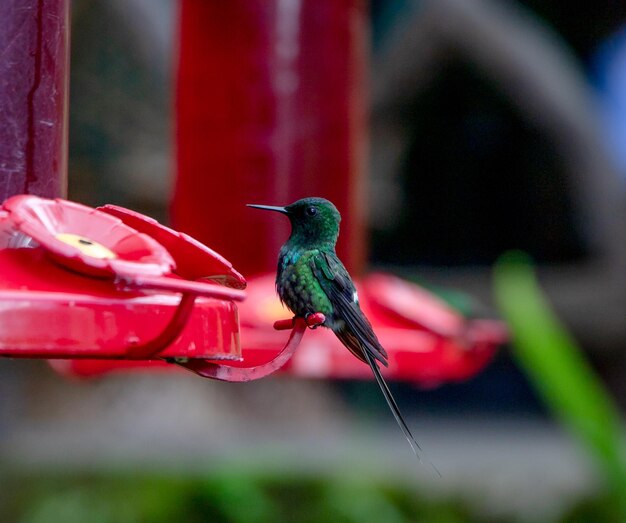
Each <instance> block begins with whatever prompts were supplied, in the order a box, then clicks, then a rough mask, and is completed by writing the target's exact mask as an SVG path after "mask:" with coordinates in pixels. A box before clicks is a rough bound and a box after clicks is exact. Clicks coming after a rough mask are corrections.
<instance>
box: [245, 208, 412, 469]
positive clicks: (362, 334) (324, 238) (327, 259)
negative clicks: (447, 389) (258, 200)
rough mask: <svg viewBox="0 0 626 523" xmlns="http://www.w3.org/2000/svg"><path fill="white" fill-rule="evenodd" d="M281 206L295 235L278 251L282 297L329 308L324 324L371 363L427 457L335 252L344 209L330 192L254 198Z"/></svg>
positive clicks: (297, 307)
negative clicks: (280, 201) (285, 201)
mask: <svg viewBox="0 0 626 523" xmlns="http://www.w3.org/2000/svg"><path fill="white" fill-rule="evenodd" d="M248 207H253V208H255V209H262V210H266V211H275V212H279V213H281V214H284V215H286V216H287V217H288V218H289V221H290V222H291V235H290V236H289V239H288V240H287V241H286V242H285V244H284V245H283V246H282V247H281V249H280V253H279V256H278V271H277V274H276V290H277V292H278V296H279V298H280V301H281V302H282V303H283V304H284V305H286V306H287V307H288V308H289V309H290V310H291V311H292V312H293V313H294V314H295V315H296V316H299V317H303V318H305V319H306V318H307V317H308V316H309V315H311V314H314V313H316V312H321V313H322V314H324V317H325V320H324V322H323V323H322V324H321V325H322V326H323V327H326V328H329V329H331V330H332V331H333V332H334V333H335V335H336V336H337V338H339V341H341V343H342V344H343V345H344V346H345V347H346V348H347V349H348V350H349V351H350V352H351V353H352V354H354V356H356V357H357V358H358V359H359V360H361V361H363V362H364V363H366V364H367V365H369V366H370V368H371V369H372V372H373V374H374V377H375V378H376V381H377V383H378V386H379V387H380V389H381V391H382V393H383V396H384V397H385V400H386V401H387V404H388V406H389V408H390V410H391V412H392V413H393V416H394V418H395V419H396V421H397V423H398V425H399V426H400V428H401V429H402V432H403V433H404V436H405V437H406V439H407V441H408V442H409V445H410V446H411V449H412V450H413V452H414V453H415V455H416V457H417V458H418V460H420V461H421V458H420V452H421V451H422V449H421V447H420V446H419V444H418V443H417V441H416V440H415V438H414V437H413V434H412V433H411V430H410V429H409V427H408V425H407V424H406V421H405V420H404V416H403V415H402V413H401V412H400V409H399V407H398V404H397V403H396V400H395V399H394V397H393V395H392V393H391V391H390V390H389V387H388V386H387V383H386V381H385V379H384V378H383V376H382V374H381V371H380V368H379V364H380V365H383V366H385V367H387V366H388V362H387V359H388V356H387V352H386V351H385V349H384V348H383V346H382V345H381V344H380V342H379V341H378V338H377V337H376V334H375V333H374V329H373V328H372V325H371V323H370V322H369V320H368V319H367V317H366V316H365V314H363V311H362V310H361V306H360V305H359V296H358V294H357V291H356V288H355V286H354V283H353V282H352V279H351V278H350V275H349V274H348V271H347V270H346V268H345V267H344V265H343V263H341V260H340V259H339V258H338V257H337V254H336V252H335V245H336V243H337V238H338V236H339V223H340V221H341V215H340V214H339V211H338V210H337V208H336V207H335V206H334V205H333V204H332V203H331V202H330V201H328V200H326V199H324V198H315V197H311V198H304V199H302V200H298V201H296V202H294V203H292V204H290V205H287V206H286V207H276V206H271V205H256V204H248Z"/></svg>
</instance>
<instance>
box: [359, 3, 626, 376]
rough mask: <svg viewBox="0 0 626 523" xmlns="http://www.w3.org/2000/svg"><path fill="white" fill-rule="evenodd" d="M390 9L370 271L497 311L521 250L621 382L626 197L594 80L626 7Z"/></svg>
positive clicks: (376, 97) (382, 56) (376, 139)
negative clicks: (495, 288)
mask: <svg viewBox="0 0 626 523" xmlns="http://www.w3.org/2000/svg"><path fill="white" fill-rule="evenodd" d="M382 4H383V3H382V2H378V3H376V2H375V3H374V6H375V8H376V7H378V12H379V13H383V14H384V15H385V16H384V17H383V19H384V21H385V23H386V24H387V25H390V24H389V19H390V17H391V15H392V14H393V9H391V8H390V5H389V4H386V5H385V6H384V8H383V7H382ZM391 4H393V5H395V7H396V13H395V14H396V18H395V23H394V24H391V25H390V26H391V27H393V29H394V30H393V31H392V32H388V33H387V34H385V33H384V31H383V32H382V34H381V31H375V33H374V34H375V35H378V40H377V49H376V53H375V60H374V64H373V70H374V74H373V76H372V85H373V100H372V102H373V111H372V125H373V129H372V135H373V137H372V178H373V181H372V184H373V190H372V211H373V212H372V215H371V219H372V221H371V223H372V227H373V249H372V250H373V260H374V262H376V263H378V264H385V265H387V264H396V265H400V266H403V269H402V270H416V271H419V273H420V274H421V275H422V276H424V278H425V279H427V280H430V281H436V282H438V283H442V284H445V285H450V286H453V287H458V288H463V289H465V290H468V291H470V292H471V293H473V294H475V295H477V296H481V297H482V299H483V300H484V301H487V302H488V301H489V294H490V264H491V263H492V262H493V261H494V260H495V259H496V258H497V257H498V256H499V255H500V254H501V253H502V252H503V251H504V250H507V249H513V248H520V249H524V250H526V251H528V252H529V253H531V255H532V256H533V257H534V258H535V259H536V260H537V261H538V262H540V264H541V266H542V269H541V275H542V281H543V282H544V283H545V286H546V288H547V290H548V293H549V295H550V298H551V300H552V301H553V302H554V304H555V306H556V308H557V311H558V312H559V313H560V314H561V316H562V317H563V318H564V320H565V321H566V323H567V324H568V325H569V326H570V327H571V329H572V331H573V332H574V334H575V336H576V337H577V338H578V339H580V340H581V341H582V343H583V344H584V345H585V346H586V347H587V348H588V349H590V350H591V351H592V353H594V354H595V355H596V356H597V355H598V354H601V353H603V354H604V356H602V357H601V359H605V361H611V362H612V364H615V363H616V362H617V361H620V364H621V370H620V372H623V370H624V367H623V364H622V363H621V359H622V357H621V355H620V353H621V351H620V349H621V348H622V347H623V345H624V343H626V322H624V317H626V292H625V291H626V285H625V279H624V278H625V275H626V257H625V253H624V238H625V237H626V236H625V232H626V231H625V223H626V222H625V220H624V191H623V187H622V186H621V185H620V183H619V177H618V175H617V170H616V168H615V165H614V163H613V159H612V158H611V156H610V154H609V151H608V150H607V149H606V147H605V144H604V141H603V133H602V130H601V128H600V119H599V114H598V110H597V106H596V100H595V93H594V92H593V90H592V87H591V85H590V83H589V81H588V79H587V78H586V75H585V71H584V64H585V61H586V60H587V58H588V56H589V55H590V53H591V52H592V51H593V49H594V47H595V46H597V45H599V43H600V41H601V39H602V38H604V37H607V36H608V35H609V34H610V33H611V31H613V30H614V29H616V28H617V27H619V25H620V23H623V22H624V21H625V20H626V17H625V13H624V8H623V6H622V7H617V6H616V4H613V3H610V2H604V4H607V5H606V6H605V7H606V9H602V8H601V7H599V6H596V5H595V4H594V5H593V8H592V7H591V5H590V4H588V5H587V6H586V7H585V6H581V7H574V6H572V5H568V6H565V5H560V4H559V3H558V2H526V3H516V2H490V1H482V0H470V1H459V0H442V1H427V0H424V1H421V2H400V1H398V2H392V3H391ZM609 4H610V5H609ZM531 9H533V10H536V11H535V12H533V11H531ZM398 15H401V16H398ZM537 15H539V16H537ZM583 20H584V27H583V26H581V22H582V21H583ZM418 267H419V269H418ZM608 353H610V354H611V355H610V356H609V355H608ZM600 364H602V362H600Z"/></svg>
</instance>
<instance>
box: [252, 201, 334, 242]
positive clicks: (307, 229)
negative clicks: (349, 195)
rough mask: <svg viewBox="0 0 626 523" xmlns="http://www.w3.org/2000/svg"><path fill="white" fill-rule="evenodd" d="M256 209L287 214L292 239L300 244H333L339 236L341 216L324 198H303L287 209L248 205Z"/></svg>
mask: <svg viewBox="0 0 626 523" xmlns="http://www.w3.org/2000/svg"><path fill="white" fill-rule="evenodd" d="M248 207H254V208H256V209H263V210H267V211H277V212H280V213H282V214H286V215H287V216H288V217H289V221H290V222H291V239H292V240H295V241H296V242H297V243H299V244H305V245H310V244H312V245H315V244H332V245H333V246H334V245H335V243H336V242H337V236H339V222H340V221H341V215H340V214H339V211H338V210H337V208H336V207H335V206H334V205H333V204H332V203H331V202H329V201H328V200H325V199H324V198H314V197H312V198H303V199H302V200H298V201H297V202H294V203H292V204H290V205H287V207H273V206H269V205H248Z"/></svg>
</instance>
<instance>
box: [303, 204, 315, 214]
mask: <svg viewBox="0 0 626 523" xmlns="http://www.w3.org/2000/svg"><path fill="white" fill-rule="evenodd" d="M305 212H306V215H307V216H315V215H316V214H317V207H312V206H311V207H307V209H306V211H305Z"/></svg>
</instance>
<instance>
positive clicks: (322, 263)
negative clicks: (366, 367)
mask: <svg viewBox="0 0 626 523" xmlns="http://www.w3.org/2000/svg"><path fill="white" fill-rule="evenodd" d="M311 269H312V271H313V275H314V276H315V278H316V279H317V281H318V282H319V284H320V287H321V288H322V290H323V291H324V293H325V294H326V296H328V298H329V299H330V301H331V303H332V305H333V313H334V314H333V316H334V317H335V318H334V319H335V320H340V321H338V322H337V323H339V326H336V327H333V326H332V325H331V328H333V331H334V332H335V334H336V335H337V337H338V338H339V339H340V340H341V342H342V343H343V344H344V345H345V346H346V347H347V348H348V349H349V350H350V351H351V352H352V353H353V354H354V355H355V356H356V357H357V358H359V359H360V360H362V361H364V362H365V363H368V362H369V359H368V358H366V357H365V353H367V354H369V355H370V356H371V357H372V358H374V359H376V360H378V361H379V362H380V363H382V364H383V365H384V366H385V367H386V366H387V365H388V364H387V353H386V352H385V349H384V348H383V346H382V345H381V344H380V342H379V341H378V338H377V337H376V334H375V333H374V329H372V325H371V324H370V322H369V321H368V319H367V318H366V317H365V315H364V314H363V311H361V307H360V306H359V301H358V298H357V293H356V289H355V288H354V284H353V283H352V279H351V278H350V275H349V274H348V271H347V270H346V268H345V267H344V266H343V263H341V261H340V260H339V258H337V255H336V254H335V253H331V252H324V251H320V252H319V253H318V254H315V255H314V256H313V257H312V258H311Z"/></svg>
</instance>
